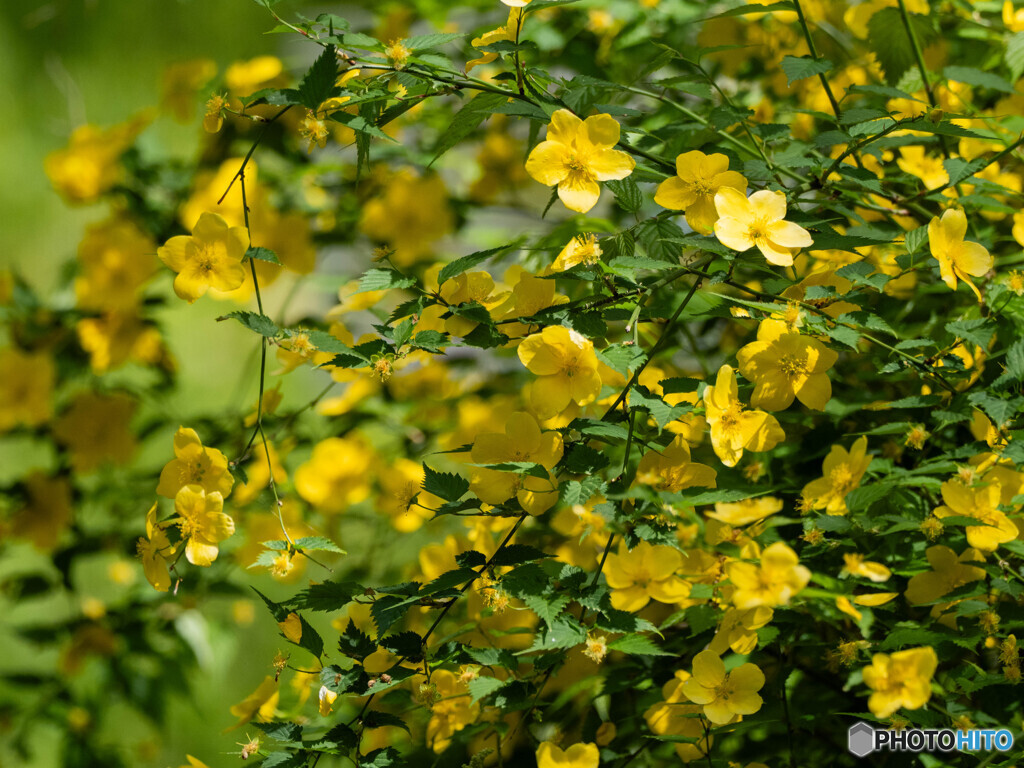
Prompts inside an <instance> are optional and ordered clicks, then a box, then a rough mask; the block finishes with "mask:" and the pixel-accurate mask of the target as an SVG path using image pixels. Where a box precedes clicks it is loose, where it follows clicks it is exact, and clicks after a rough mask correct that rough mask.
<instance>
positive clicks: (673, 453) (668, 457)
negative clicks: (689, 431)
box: [636, 435, 717, 493]
mask: <svg viewBox="0 0 1024 768" xmlns="http://www.w3.org/2000/svg"><path fill="white" fill-rule="evenodd" d="M716 474H717V473H716V472H715V470H713V469H712V468H711V467H709V466H707V465H705V464H698V463H696V462H693V461H690V446H689V444H688V443H687V442H686V439H685V438H684V437H683V436H682V435H677V436H676V437H674V438H673V439H672V442H671V443H669V444H668V445H667V446H666V447H665V448H664V449H663V450H662V451H661V452H660V453H659V452H658V451H657V450H656V449H653V448H652V449H651V450H649V451H648V452H647V453H645V454H644V456H643V458H642V459H640V465H639V466H638V467H637V470H636V479H637V482H639V483H643V484H644V485H649V486H651V487H653V488H656V489H658V490H660V491H670V492H672V493H677V492H679V491H681V490H683V489H684V488H693V487H694V486H700V487H702V488H714V487H715V478H716Z"/></svg>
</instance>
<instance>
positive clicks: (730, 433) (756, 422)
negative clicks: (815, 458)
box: [704, 365, 786, 467]
mask: <svg viewBox="0 0 1024 768" xmlns="http://www.w3.org/2000/svg"><path fill="white" fill-rule="evenodd" d="M704 409H705V411H706V415H707V420H708V425H709V426H710V427H711V446H712V447H713V448H714V449H715V453H716V454H717V455H718V458H719V459H721V460H722V463H723V464H725V466H727V467H734V466H736V462H738V461H739V460H740V459H741V458H742V457H743V451H744V450H748V451H755V452H757V451H770V450H771V449H772V448H774V447H775V446H776V445H778V444H779V443H780V442H782V441H783V440H785V439H786V435H785V433H784V432H783V431H782V427H781V426H779V422H778V420H777V419H776V418H775V417H774V416H772V415H771V414H768V413H765V412H764V411H745V410H744V405H743V403H741V402H740V400H739V390H738V388H737V386H736V374H735V373H734V372H733V369H732V368H731V367H730V366H728V365H723V366H722V367H721V368H719V369H718V376H717V378H716V379H715V385H714V386H709V387H708V388H707V389H705V390H704Z"/></svg>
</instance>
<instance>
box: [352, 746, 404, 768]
mask: <svg viewBox="0 0 1024 768" xmlns="http://www.w3.org/2000/svg"><path fill="white" fill-rule="evenodd" d="M402 765H405V759H404V758H403V757H402V755H401V754H399V752H398V750H397V749H395V748H394V747H384V749H375V750H374V751H373V752H370V753H369V754H368V755H366V756H365V757H363V758H361V759H360V760H359V768H399V766H402Z"/></svg>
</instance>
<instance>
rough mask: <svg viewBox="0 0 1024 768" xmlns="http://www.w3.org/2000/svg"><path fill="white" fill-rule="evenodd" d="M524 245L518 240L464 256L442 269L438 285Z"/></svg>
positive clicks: (438, 277)
mask: <svg viewBox="0 0 1024 768" xmlns="http://www.w3.org/2000/svg"><path fill="white" fill-rule="evenodd" d="M521 244H522V240H516V241H514V242H511V243H507V244H505V245H500V246H498V247H497V248H488V249H487V250H486V251H477V252H476V253H471V254H469V255H468V256H462V257H460V258H458V259H456V260H455V261H452V262H450V263H448V264H445V265H444V267H443V268H442V269H441V273H440V274H439V275H438V276H437V284H438V285H439V286H440V285H443V284H444V283H445V282H447V281H448V280H451V279H452V278H453V277H458V276H459V275H461V274H462V273H463V272H466V271H467V270H470V269H472V268H473V267H475V266H476V265H477V264H481V263H483V262H485V261H487V260H488V259H490V258H493V257H495V256H498V255H500V254H503V253H507V252H508V251H510V250H512V249H513V248H518V247H519V246H520V245H521Z"/></svg>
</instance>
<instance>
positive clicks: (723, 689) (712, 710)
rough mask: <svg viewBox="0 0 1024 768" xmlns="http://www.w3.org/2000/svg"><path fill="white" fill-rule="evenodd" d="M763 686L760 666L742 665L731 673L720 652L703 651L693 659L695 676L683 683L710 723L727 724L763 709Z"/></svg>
mask: <svg viewBox="0 0 1024 768" xmlns="http://www.w3.org/2000/svg"><path fill="white" fill-rule="evenodd" d="M763 687H764V673H763V672H762V671H761V669H760V668H759V667H758V666H757V665H756V664H751V663H749V662H748V663H746V664H741V665H740V666H738V667H736V668H735V669H733V670H732V671H731V672H728V673H727V672H726V671H725V664H723V663H722V659H721V658H720V657H719V656H718V654H717V653H715V652H714V651H701V652H700V653H698V654H697V655H696V656H694V657H693V676H692V677H690V679H689V680H687V681H686V682H685V683H683V693H684V694H685V695H686V698H688V699H689V700H690V701H692V702H693V703H694V704H700V705H701V706H702V707H703V708H704V716H705V717H706V718H707V719H708V720H710V721H711V722H712V723H714V724H715V725H725V724H726V723H731V722H732V721H733V720H735V719H736V718H737V716H742V715H752V714H754V713H755V712H757V711H758V710H760V709H761V705H762V704H763V703H764V702H763V701H762V700H761V697H760V696H759V695H758V693H757V692H758V691H759V690H761V688H763Z"/></svg>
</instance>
